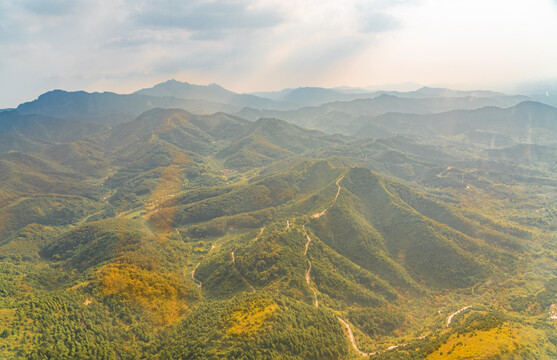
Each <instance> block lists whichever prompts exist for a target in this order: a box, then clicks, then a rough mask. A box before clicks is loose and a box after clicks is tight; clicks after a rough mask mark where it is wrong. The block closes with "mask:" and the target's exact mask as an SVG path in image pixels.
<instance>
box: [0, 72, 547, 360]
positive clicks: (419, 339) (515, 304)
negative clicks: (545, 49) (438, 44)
mask: <svg viewBox="0 0 557 360" xmlns="http://www.w3.org/2000/svg"><path fill="white" fill-rule="evenodd" d="M288 94H292V95H290V96H289V95H288ZM265 96H269V97H268V98H267V97H265ZM556 131H557V109H555V108H553V107H552V106H550V105H548V104H542V103H539V102H536V101H534V100H533V99H531V98H529V97H527V96H518V95H505V94H500V93H493V92H466V91H456V90H448V89H433V88H422V89H419V90H416V91H409V92H383V91H378V92H365V93H358V94H355V93H354V94H348V93H340V92H335V91H334V90H331V89H321V90H320V89H317V88H300V89H297V90H291V91H290V92H286V91H285V92H281V93H272V94H271V93H269V94H265V93H258V94H252V95H248V94H236V93H233V92H231V91H229V90H226V89H224V88H222V87H220V86H217V85H209V86H199V85H192V84H187V83H180V82H176V81H169V82H166V83H161V84H159V85H156V86H155V87H153V88H149V89H142V90H140V91H137V92H135V93H133V94H128V95H125V94H113V93H86V92H61V91H55V92H49V93H46V94H44V95H41V96H40V97H39V98H38V99H37V100H35V101H30V102H28V103H25V104H22V105H20V107H18V108H17V109H15V110H8V111H3V112H1V113H0V139H1V140H2V141H0V144H1V145H0V269H1V273H2V275H1V276H0V357H2V358H7V359H9V358H14V359H15V358H25V359H45V358H49V359H66V358H72V359H90V358H99V359H361V358H371V359H384V360H386V359H438V358H444V359H462V358H467V357H468V358H479V356H480V355H481V356H485V357H486V358H501V359H532V358H539V359H545V358H547V359H550V358H554V357H556V356H557V323H556V322H555V320H554V319H553V318H551V317H550V316H549V315H548V314H550V311H552V310H553V308H554V304H555V303H556V302H557V299H556V294H557V266H556V264H557V263H556V262H555V260H556V259H557V247H556V242H555V240H556V238H555V236H556V234H557V232H556V231H557V175H556V174H557V172H556V170H557V159H556V157H555V154H557V150H556V149H557V140H556V139H557V137H556V136H554V135H556V133H555V132H556ZM482 354H483V355H482Z"/></svg>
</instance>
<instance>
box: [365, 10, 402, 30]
mask: <svg viewBox="0 0 557 360" xmlns="http://www.w3.org/2000/svg"><path fill="white" fill-rule="evenodd" d="M360 21H361V26H360V29H359V30H360V32H362V33H368V34H369V33H381V32H385V31H391V30H396V29H398V28H400V27H401V24H400V22H399V21H398V20H397V19H395V18H394V17H393V16H390V15H387V14H385V13H380V12H371V13H368V14H365V15H362V16H361V20H360Z"/></svg>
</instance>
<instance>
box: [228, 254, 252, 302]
mask: <svg viewBox="0 0 557 360" xmlns="http://www.w3.org/2000/svg"><path fill="white" fill-rule="evenodd" d="M231 255H232V264H234V269H235V270H236V272H237V273H238V275H240V277H241V278H242V280H244V282H245V283H246V285H248V286H249V287H250V288H251V292H252V293H253V294H255V288H254V287H253V285H251V284H250V283H249V281H248V280H247V279H246V278H245V277H243V276H242V274H241V273H240V270H238V268H237V267H236V258H235V257H234V251H232V253H231Z"/></svg>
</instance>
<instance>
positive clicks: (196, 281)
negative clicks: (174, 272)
mask: <svg viewBox="0 0 557 360" xmlns="http://www.w3.org/2000/svg"><path fill="white" fill-rule="evenodd" d="M176 232H177V233H178V234H180V232H179V231H178V229H176ZM181 236H182V235H180V237H181ZM215 247H216V245H215V244H211V248H210V249H209V252H208V253H207V254H210V253H211V251H213V249H214V248H215ZM205 256H206V255H203V257H202V258H201V261H203V259H205ZM201 261H199V262H198V263H197V265H195V267H194V268H193V270H192V271H191V278H192V280H193V282H194V283H195V285H197V287H201V285H202V284H203V283H202V282H201V281H199V280H197V279H196V278H195V270H197V267H198V266H199V264H201Z"/></svg>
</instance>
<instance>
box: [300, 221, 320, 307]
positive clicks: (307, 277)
mask: <svg viewBox="0 0 557 360" xmlns="http://www.w3.org/2000/svg"><path fill="white" fill-rule="evenodd" d="M303 229H304V234H305V235H306V238H307V240H308V241H307V243H306V249H305V251H304V255H305V256H306V259H307V260H308V263H309V267H308V271H307V272H306V283H307V284H308V286H309V289H310V290H311V291H312V292H313V299H314V300H315V301H314V303H313V304H314V305H315V307H316V308H318V307H319V300H317V290H315V288H314V287H313V286H311V284H310V283H311V277H310V274H311V260H310V259H309V258H308V249H309V243H311V238H310V237H309V235H308V234H307V233H306V227H305V225H304V226H303Z"/></svg>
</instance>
